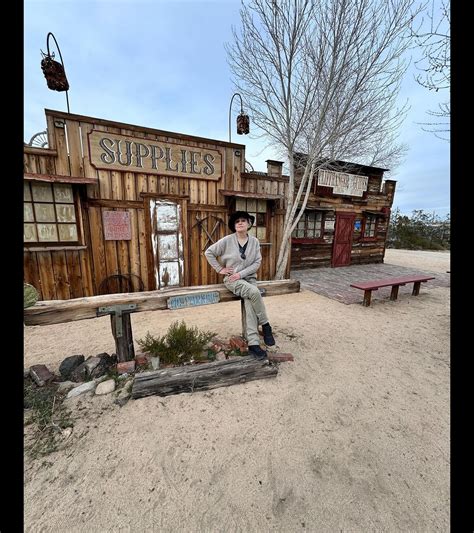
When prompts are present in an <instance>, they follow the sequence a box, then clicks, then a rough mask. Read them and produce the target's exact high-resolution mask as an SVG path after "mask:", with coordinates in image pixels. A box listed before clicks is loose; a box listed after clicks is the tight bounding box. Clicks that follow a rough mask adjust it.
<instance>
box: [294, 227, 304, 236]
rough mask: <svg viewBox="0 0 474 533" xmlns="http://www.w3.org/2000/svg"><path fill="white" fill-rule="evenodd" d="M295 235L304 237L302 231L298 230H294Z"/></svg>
mask: <svg viewBox="0 0 474 533" xmlns="http://www.w3.org/2000/svg"><path fill="white" fill-rule="evenodd" d="M296 233H297V235H296V236H297V237H300V238H301V237H304V229H298V230H296Z"/></svg>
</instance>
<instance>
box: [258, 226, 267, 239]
mask: <svg viewBox="0 0 474 533" xmlns="http://www.w3.org/2000/svg"><path fill="white" fill-rule="evenodd" d="M266 237H267V230H266V228H265V227H263V228H257V239H260V240H261V241H264V240H265V239H266Z"/></svg>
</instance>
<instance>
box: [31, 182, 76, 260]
mask: <svg viewBox="0 0 474 533" xmlns="http://www.w3.org/2000/svg"><path fill="white" fill-rule="evenodd" d="M23 183H24V184H27V185H28V187H29V191H30V197H31V200H25V199H23V205H24V204H27V203H29V204H31V206H32V211H33V219H34V220H33V221H32V222H27V221H25V219H24V216H25V215H24V212H23V224H28V223H30V224H35V225H36V224H41V222H38V221H37V220H36V211H35V207H34V206H35V205H36V204H48V205H52V206H53V208H54V216H55V219H56V220H55V222H45V224H54V225H55V226H56V228H57V235H58V238H59V226H60V225H66V224H75V226H76V232H77V240H75V241H60V240H56V241H40V240H39V239H38V240H36V241H23V248H24V249H28V250H29V249H33V248H54V249H58V248H59V249H70V248H78V247H84V235H83V225H82V219H81V202H80V193H79V189H78V188H77V187H75V186H74V184H72V183H62V182H56V181H55V182H51V181H47V182H45V181H35V180H24V182H23ZM37 183H47V184H48V185H50V187H51V192H52V196H53V200H52V201H51V202H38V201H35V200H34V199H33V185H35V184H37ZM54 185H69V186H70V187H71V190H72V200H73V201H72V203H69V204H67V205H72V206H74V216H75V221H74V222H58V215H57V211H56V204H61V203H64V202H60V201H56V199H55V195H54ZM36 232H37V234H38V229H37V228H36Z"/></svg>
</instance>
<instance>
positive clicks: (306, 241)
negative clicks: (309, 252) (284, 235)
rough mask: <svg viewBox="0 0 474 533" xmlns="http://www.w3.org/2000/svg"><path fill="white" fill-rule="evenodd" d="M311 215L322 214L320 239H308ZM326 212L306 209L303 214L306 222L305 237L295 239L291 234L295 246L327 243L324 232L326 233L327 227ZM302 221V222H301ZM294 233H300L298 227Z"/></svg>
mask: <svg viewBox="0 0 474 533" xmlns="http://www.w3.org/2000/svg"><path fill="white" fill-rule="evenodd" d="M310 213H316V214H319V213H320V214H321V235H320V236H319V237H308V236H307V233H308V215H309V214H310ZM326 213H327V212H326V211H323V210H322V209H305V212H304V213H303V216H302V217H301V219H302V218H303V217H304V220H305V228H304V232H305V236H304V237H294V236H293V233H292V234H291V242H292V243H295V244H314V243H323V244H324V243H325V242H326V241H325V240H324V232H325V226H326ZM301 219H300V222H301ZM300 229H301V228H300ZM293 231H298V227H296V228H295V229H294V230H293Z"/></svg>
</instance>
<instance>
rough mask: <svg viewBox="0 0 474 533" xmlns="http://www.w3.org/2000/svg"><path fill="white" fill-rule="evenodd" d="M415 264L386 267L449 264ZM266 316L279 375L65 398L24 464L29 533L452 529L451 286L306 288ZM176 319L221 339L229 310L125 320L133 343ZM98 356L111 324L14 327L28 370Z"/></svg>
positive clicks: (232, 317)
mask: <svg viewBox="0 0 474 533" xmlns="http://www.w3.org/2000/svg"><path fill="white" fill-rule="evenodd" d="M426 254H427V253H426V252H423V253H420V252H407V251H405V250H388V251H387V255H386V262H393V264H402V263H399V262H398V261H404V263H403V264H407V265H408V266H416V267H417V268H423V269H425V270H432V271H436V270H434V267H436V268H440V269H441V268H442V269H443V270H440V271H445V270H449V254H444V253H438V252H428V254H430V255H426ZM414 262H416V265H415V264H414ZM446 265H448V266H446ZM266 305H267V310H268V313H269V316H270V317H271V322H272V325H273V326H274V330H275V333H276V337H277V343H278V344H279V346H280V348H281V350H282V351H288V352H291V353H293V354H294V357H295V361H294V362H293V363H282V364H281V365H280V367H279V374H278V376H277V378H276V379H272V380H264V381H255V382H250V383H246V384H241V385H236V386H232V387H225V388H220V389H215V390H213V391H208V392H196V393H193V394H180V395H175V396H169V397H166V398H160V397H156V396H155V397H148V398H143V399H140V400H135V401H133V400H132V401H129V402H128V403H127V404H126V405H125V406H124V407H122V408H120V407H118V406H117V405H116V404H114V403H113V401H112V400H113V398H112V397H110V396H102V397H94V396H90V394H88V395H87V396H81V397H79V398H77V399H74V400H70V407H71V409H72V410H73V413H74V417H75V427H74V431H73V433H72V435H71V437H70V439H69V440H68V445H67V446H66V447H65V448H64V449H62V450H60V451H57V452H54V453H52V454H50V455H49V456H47V457H45V458H43V459H39V460H34V461H32V460H30V459H26V462H25V531H27V532H39V531H41V532H49V531H54V532H63V531H64V532H66V531H67V532H82V531H88V532H89V531H94V532H95V531H98V532H99V531H100V532H105V531H107V532H108V531H111V532H112V531H113V532H119V531H120V532H133V533H135V532H149V531H156V532H158V531H159V532H162V531H169V532H171V531H172V532H181V531H183V532H184V531H186V532H204V531H205V532H210V531H212V532H214V531H216V532H217V531H245V532H247V531H256V532H257V531H258V532H266V531H269V532H270V531H281V532H290V531H291V532H293V531H315V532H326V531H327V532H334V531H344V532H364V533H365V532H367V531H393V532H398V531H438V530H439V531H449V528H450V523H449V460H450V459H449V396H450V392H449V383H450V375H449V374H450V363H449V316H450V309H449V289H448V288H435V289H432V290H430V291H425V292H424V293H423V294H420V296H419V297H417V298H406V299H403V300H399V301H396V302H390V301H387V302H380V303H379V304H378V305H377V306H373V307H371V308H364V307H362V306H361V305H357V304H354V305H344V304H341V303H339V302H337V301H335V300H330V299H328V298H325V297H323V296H320V295H318V294H315V293H312V292H309V291H303V292H301V293H299V294H294V295H286V296H275V297H271V298H268V299H267V300H266ZM217 311H218V312H217ZM181 319H184V320H185V321H186V323H189V324H192V325H197V326H198V327H200V328H203V329H211V330H214V331H216V332H217V333H218V334H219V336H222V337H227V336H230V335H233V334H239V330H240V306H239V305H238V302H229V303H223V304H219V306H218V309H217V306H204V307H198V308H190V309H184V310H178V311H173V312H171V311H163V312H151V313H140V314H137V315H135V316H134V315H132V321H133V328H134V336H135V339H137V338H140V337H141V336H144V335H145V334H146V332H147V331H150V332H152V333H154V334H163V333H164V331H166V329H167V327H168V326H169V324H170V323H171V322H172V321H174V320H181ZM102 351H108V352H109V353H111V352H112V351H113V340H112V338H111V335H110V322H109V320H108V318H107V317H104V318H100V319H94V320H87V321H80V322H73V323H70V324H63V325H54V326H44V327H38V326H37V327H27V328H25V366H29V365H31V364H34V363H38V362H42V363H45V364H47V365H48V366H49V367H50V368H52V369H55V370H56V369H57V367H58V365H59V363H60V361H61V360H62V359H63V358H64V357H66V356H68V355H72V354H78V353H82V354H84V355H85V356H86V357H87V356H88V355H95V354H97V353H99V352H102Z"/></svg>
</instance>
